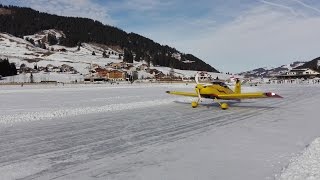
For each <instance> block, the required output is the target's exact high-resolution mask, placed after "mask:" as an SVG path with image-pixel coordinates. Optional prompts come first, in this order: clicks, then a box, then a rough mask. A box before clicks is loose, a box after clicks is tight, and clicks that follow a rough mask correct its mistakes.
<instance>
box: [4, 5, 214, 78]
mask: <svg viewBox="0 0 320 180" xmlns="http://www.w3.org/2000/svg"><path fill="white" fill-rule="evenodd" d="M0 24H1V26H0V32H7V33H9V34H13V35H15V36H17V37H23V36H25V35H30V34H35V33H37V32H39V31H42V30H48V29H57V30H60V31H62V32H63V33H64V34H65V35H66V36H65V37H61V39H59V41H57V43H59V44H61V45H64V46H68V47H72V46H77V45H79V44H81V43H83V42H94V43H100V44H105V45H108V46H119V47H120V48H121V49H123V50H124V52H125V54H124V56H125V61H127V62H132V61H133V60H136V61H140V60H146V61H147V62H150V63H152V64H153V65H159V66H166V67H173V68H176V69H182V70H198V71H200V70H201V71H209V72H217V70H216V69H215V68H213V67H212V66H210V65H209V64H207V63H205V62H203V61H202V60H200V59H199V58H197V57H195V56H193V55H191V54H184V53H180V52H179V51H177V50H176V49H175V48H172V47H169V46H164V45H160V44H159V43H156V42H154V41H153V40H151V39H148V38H145V37H143V36H141V35H138V34H135V33H126V32H125V31H123V30H121V29H119V28H117V27H113V26H109V25H104V24H102V23H101V22H99V21H95V20H92V19H87V18H80V17H62V16H57V15H51V14H47V13H43V12H39V11H35V10H33V9H30V8H21V7H15V6H9V7H7V6H2V5H0ZM177 54H178V58H177ZM187 62H188V63H187Z"/></svg>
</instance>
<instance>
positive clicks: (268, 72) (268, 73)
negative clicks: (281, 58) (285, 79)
mask: <svg viewBox="0 0 320 180" xmlns="http://www.w3.org/2000/svg"><path fill="white" fill-rule="evenodd" d="M305 63H306V62H302V61H295V62H293V63H291V64H286V65H282V66H279V67H275V68H274V67H273V68H267V67H263V68H257V69H254V70H251V71H246V72H241V73H239V75H241V76H245V77H272V76H274V75H278V74H281V73H284V72H286V71H288V70H291V69H294V68H297V67H299V66H302V65H304V64H305Z"/></svg>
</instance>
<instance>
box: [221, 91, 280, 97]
mask: <svg viewBox="0 0 320 180" xmlns="http://www.w3.org/2000/svg"><path fill="white" fill-rule="evenodd" d="M271 97H272V98H282V97H281V96H279V95H277V94H275V93H271V92H268V93H265V92H258V93H240V94H237V93H234V94H222V95H218V98H219V99H255V98H271Z"/></svg>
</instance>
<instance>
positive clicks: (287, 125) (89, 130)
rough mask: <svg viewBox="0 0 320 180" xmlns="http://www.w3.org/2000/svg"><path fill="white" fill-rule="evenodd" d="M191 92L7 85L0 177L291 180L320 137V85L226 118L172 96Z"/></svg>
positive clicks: (283, 88) (1, 114)
mask: <svg viewBox="0 0 320 180" xmlns="http://www.w3.org/2000/svg"><path fill="white" fill-rule="evenodd" d="M192 88H193V85H185V84H178V85H157V84H152V85H147V84H142V85H113V86H112V85H94V86H90V85H70V86H69V85H66V86H63V87H61V86H57V87H56V86H52V87H47V86H24V87H19V86H17V87H14V86H2V87H1V86H0V99H1V103H0V174H1V176H2V177H4V179H19V178H24V179H274V178H275V177H276V178H280V176H281V173H282V171H283V172H284V174H285V173H287V174H288V172H290V171H286V169H283V168H285V167H286V166H287V165H288V164H289V162H290V159H292V158H293V157H296V156H297V155H299V153H301V152H302V151H303V150H304V148H305V147H306V145H308V144H309V143H311V142H312V141H313V140H314V139H315V138H316V137H319V136H320V131H319V127H320V122H319V120H318V107H319V98H320V93H319V92H320V88H319V87H317V86H307V85H304V86H303V85H296V86H289V85H279V86H276V85H269V86H268V85H265V86H262V87H257V89H261V90H268V91H275V92H277V93H279V94H280V95H282V96H284V97H285V98H284V99H281V100H279V99H268V100H267V99H266V100H261V101H259V100H248V101H244V102H242V103H236V102H230V106H231V108H230V109H229V110H227V111H222V110H220V109H219V107H218V106H217V105H216V104H211V101H209V100H208V101H205V102H203V106H200V107H199V108H196V109H192V108H191V105H190V103H189V102H190V100H191V99H190V98H185V97H176V96H170V95H168V94H166V93H164V92H165V91H167V90H175V89H177V90H192ZM246 90H252V89H250V88H246ZM254 90H255V89H254ZM289 167H290V166H289ZM283 177H284V178H285V177H289V176H283Z"/></svg>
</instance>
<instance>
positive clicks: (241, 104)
mask: <svg viewBox="0 0 320 180" xmlns="http://www.w3.org/2000/svg"><path fill="white" fill-rule="evenodd" d="M173 102H174V103H178V104H185V105H189V106H191V101H190V102H182V101H173ZM221 102H226V103H227V104H228V105H229V108H234V107H237V108H248V109H275V108H276V107H273V106H261V105H250V104H252V103H254V102H243V101H242V102H238V101H221ZM248 104H249V105H248ZM201 106H204V107H207V108H210V107H219V104H218V103H216V102H212V103H209V102H202V103H199V107H201Z"/></svg>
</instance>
